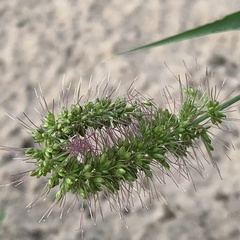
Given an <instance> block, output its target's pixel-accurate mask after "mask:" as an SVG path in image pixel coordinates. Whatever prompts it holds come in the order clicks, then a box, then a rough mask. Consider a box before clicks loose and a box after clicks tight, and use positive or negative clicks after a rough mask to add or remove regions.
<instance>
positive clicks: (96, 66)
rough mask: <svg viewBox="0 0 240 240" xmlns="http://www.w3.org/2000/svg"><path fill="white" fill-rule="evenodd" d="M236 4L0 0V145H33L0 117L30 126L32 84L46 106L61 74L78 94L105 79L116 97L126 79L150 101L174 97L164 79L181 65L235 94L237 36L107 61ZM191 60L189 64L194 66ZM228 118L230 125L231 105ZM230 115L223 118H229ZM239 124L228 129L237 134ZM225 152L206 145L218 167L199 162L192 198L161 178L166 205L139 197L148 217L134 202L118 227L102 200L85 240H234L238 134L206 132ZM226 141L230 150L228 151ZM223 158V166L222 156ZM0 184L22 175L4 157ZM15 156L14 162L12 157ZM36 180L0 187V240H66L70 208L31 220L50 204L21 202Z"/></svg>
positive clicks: (73, 224) (73, 220)
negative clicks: (78, 87) (165, 91)
mask: <svg viewBox="0 0 240 240" xmlns="http://www.w3.org/2000/svg"><path fill="white" fill-rule="evenodd" d="M239 8H240V2H239V1H236V0H235V1H225V0H212V1H200V0H198V1H191V0H182V1H165V0H152V1H149V2H147V3H146V1H141V0H132V1H127V0H121V1H120V0H114V1H106V0H102V1H93V0H89V1H80V0H75V1H73V0H58V1H49V0H48V1H47V0H39V1H33V0H21V1H18V0H11V1H9V0H1V1H0V76H1V78H0V82H1V88H0V126H1V132H0V145H6V146H13V147H24V146H31V145H32V144H33V143H32V141H31V139H30V137H29V135H28V134H27V133H26V131H22V130H23V127H22V126H21V125H20V124H19V123H18V122H17V121H13V120H11V119H9V118H8V117H7V116H6V115H5V112H6V113H8V114H9V115H15V116H16V117H18V118H20V119H25V120H26V118H24V114H23V112H25V113H26V115H27V116H29V117H30V119H32V121H33V122H34V123H36V124H38V123H39V122H40V118H39V115H38V114H37V113H36V111H35V108H36V107H37V108H38V109H39V104H38V100H37V98H36V96H35V93H34V88H38V84H39V83H40V85H41V88H42V91H43V94H44V96H45V97H46V101H47V103H48V104H51V103H52V99H58V96H59V93H60V91H61V88H62V79H63V76H65V77H64V78H65V84H66V86H67V85H68V84H69V83H70V82H72V83H73V85H74V84H76V83H77V81H78V80H79V78H80V77H83V79H84V82H83V93H84V91H86V90H84V89H87V85H88V82H89V79H90V78H91V76H92V84H93V85H94V84H97V82H99V81H101V80H102V79H103V78H104V77H106V76H108V74H109V73H110V85H111V86H114V85H117V83H118V82H120V81H121V82H122V84H121V86H120V88H119V91H118V93H119V94H120V95H121V94H124V93H125V92H126V89H127V88H128V86H129V84H130V83H131V82H132V80H133V79H135V78H136V77H138V78H137V80H136V83H135V85H136V87H137V88H138V90H139V91H141V92H142V93H143V94H149V95H151V96H152V97H154V98H155V99H156V102H157V101H158V100H159V94H160V92H161V89H162V88H164V86H168V87H170V88H173V89H175V90H173V94H177V93H178V85H177V81H176V79H175V78H174V76H173V75H172V74H171V73H170V71H169V70H168V69H167V67H166V66H165V64H164V63H167V65H168V66H169V68H170V69H171V71H172V72H173V73H174V74H175V75H180V76H181V78H182V79H184V74H185V72H186V67H185V66H184V64H183V61H185V64H186V66H187V68H188V71H189V72H190V73H191V75H192V79H193V81H194V84H196V85H198V84H200V83H201V81H203V80H204V78H205V69H206V67H208V69H209V70H211V71H213V72H214V74H213V76H212V77H211V82H212V84H213V85H216V86H218V87H220V86H221V83H222V81H223V80H224V79H225V78H226V83H225V87H224V89H223V90H222V96H227V94H228V93H229V92H231V91H232V90H235V92H239V89H240V83H239V77H240V72H239V59H240V52H239V51H238V49H240V43H239V42H240V41H239V36H240V35H239V32H229V33H224V34H216V35H213V36H206V37H202V38H198V39H194V40H191V41H184V42H181V43H176V44H171V45H169V46H164V47H160V48H155V49H151V50H147V51H142V52H138V53H135V54H131V55H124V56H120V57H112V55H113V53H116V52H119V51H123V50H128V49H129V48H131V47H135V46H138V45H140V44H143V43H148V42H151V41H153V40H158V39H160V38H162V37H166V36H168V35H172V34H174V33H178V32H180V31H182V30H186V29H189V28H192V27H194V26H198V25H200V24H204V23H207V22H209V21H212V20H215V19H217V18H219V17H223V16H224V15H226V14H228V13H231V12H233V11H236V10H238V9H239ZM196 59H197V62H198V64H196ZM235 109H236V110H237V112H236V114H235V117H236V118H239V107H236V108H235ZM231 116H232V115H231ZM238 124H239V123H235V124H233V123H231V122H229V123H228V126H229V128H230V129H231V130H232V131H234V132H237V131H239V126H238ZM216 136H217V137H218V138H219V139H221V140H223V141H224V143H226V144H227V145H228V146H229V147H230V149H228V148H225V147H223V146H222V144H219V143H218V142H217V141H215V144H216V147H215V149H216V151H215V153H214V159H215V160H216V161H217V163H218V165H219V168H220V170H221V176H222V179H221V178H220V177H219V174H218V172H217V171H216V169H213V167H212V166H210V165H208V164H206V169H205V174H204V176H205V179H202V178H201V177H200V176H199V175H198V174H196V173H195V174H193V178H194V183H195V186H196V188H197V191H195V190H194V188H193V184H192V183H191V182H188V181H185V180H180V183H181V184H180V185H181V187H177V186H176V185H175V184H174V183H172V182H171V181H170V180H169V181H168V182H167V184H166V185H160V186H158V187H159V188H160V189H161V192H162V193H163V194H164V195H165V197H166V201H167V204H166V203H165V202H164V201H163V200H160V201H157V200H154V201H152V202H151V203H150V202H149V201H148V199H146V205H147V206H148V208H149V210H148V211H146V210H142V208H141V206H140V205H139V203H136V207H135V208H134V209H132V210H131V211H130V212H129V213H125V220H126V223H127V225H128V228H126V227H125V223H123V222H122V221H121V220H120V219H119V217H118V215H117V214H116V213H114V212H113V213H111V212H110V210H109V209H108V205H107V204H106V203H102V206H103V208H104V212H105V221H104V222H102V221H101V219H99V220H98V221H97V226H93V224H92V222H91V220H90V219H89V216H87V215H86V216H85V219H84V225H85V235H84V236H85V239H86V240H90V239H91V240H111V239H114V240H120V239H121V240H148V239H149V240H157V239H161V240H175V239H178V240H188V239H189V240H190V239H195V240H198V239H199V240H203V239H204V240H225V239H226V240H227V239H231V240H237V239H240V227H239V226H240V207H239V206H240V184H239V181H240V177H239V171H240V163H239V154H240V141H239V137H237V136H236V134H235V135H231V134H230V133H227V134H226V133H225V132H223V131H220V132H216ZM231 142H233V144H234V146H235V150H234V151H233V150H232V148H231V146H230V145H231V144H230V143H231ZM225 154H228V156H229V157H230V158H231V161H229V159H228V158H227V157H226V156H225ZM0 157H1V158H0V166H1V168H0V184H7V183H8V182H10V181H11V175H12V174H16V173H19V172H23V171H26V170H28V168H29V166H27V165H26V163H24V162H22V161H20V160H13V157H16V156H15V155H14V154H7V153H5V152H0ZM17 157H18V156H17ZM41 184H42V181H41V180H40V181H35V180H34V179H31V180H30V181H27V182H26V183H24V184H22V185H21V186H19V187H17V188H15V189H14V188H12V187H2V188H0V208H1V210H4V211H5V213H6V215H5V217H4V219H3V221H2V223H1V225H0V238H1V239H4V240H15V239H18V240H20V239H24V240H28V239H29V240H30V239H31V240H41V239H42V240H43V239H44V240H55V239H58V240H74V239H81V233H80V232H79V231H77V228H78V226H79V215H80V214H79V211H78V210H77V211H74V213H71V214H67V215H66V216H64V217H63V219H62V220H60V219H59V212H60V209H59V208H56V209H55V210H56V211H54V213H52V215H51V216H50V218H49V219H47V221H45V222H41V223H39V222H38V220H39V219H40V218H41V216H42V214H43V213H44V212H45V211H46V209H47V208H48V207H49V206H50V204H51V198H49V199H47V200H46V201H45V202H40V203H39V204H38V205H37V206H36V207H35V208H34V209H32V211H30V212H27V210H26V208H25V207H26V205H27V204H28V203H29V202H30V201H31V199H33V198H34V196H35V195H36V194H37V193H38V192H39V190H40V189H41V186H42V185H41Z"/></svg>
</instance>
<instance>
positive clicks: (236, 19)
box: [120, 11, 240, 54]
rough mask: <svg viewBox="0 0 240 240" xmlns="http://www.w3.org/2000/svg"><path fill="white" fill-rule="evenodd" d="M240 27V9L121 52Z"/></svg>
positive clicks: (129, 51)
mask: <svg viewBox="0 0 240 240" xmlns="http://www.w3.org/2000/svg"><path fill="white" fill-rule="evenodd" d="M239 29H240V11H238V12H235V13H232V14H230V15H227V16H225V17H224V18H222V19H220V20H217V21H215V22H212V23H208V24H205V25H202V26H199V27H196V28H194V29H191V30H188V31H185V32H182V33H179V34H176V35H173V36H171V37H168V38H164V39H161V40H159V41H155V42H152V43H149V44H146V45H142V46H140V47H137V48H133V49H130V50H128V51H126V52H123V53H120V54H126V53H131V52H135V51H138V50H143V49H147V48H152V47H157V46H161V45H164V44H169V43H174V42H178V41H182V40H187V39H191V38H195V37H201V36H205V35H208V34H213V33H219V32H226V31H232V30H239Z"/></svg>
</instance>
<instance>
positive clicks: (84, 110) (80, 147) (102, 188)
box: [4, 85, 240, 216]
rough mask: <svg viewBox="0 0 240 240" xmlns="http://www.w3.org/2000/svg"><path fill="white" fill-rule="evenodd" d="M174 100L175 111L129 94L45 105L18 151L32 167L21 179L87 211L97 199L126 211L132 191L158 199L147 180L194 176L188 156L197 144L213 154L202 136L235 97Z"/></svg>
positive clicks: (187, 91)
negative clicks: (42, 181) (39, 182)
mask: <svg viewBox="0 0 240 240" xmlns="http://www.w3.org/2000/svg"><path fill="white" fill-rule="evenodd" d="M181 86H182V85H181ZM182 95H183V96H184V97H183V99H182V103H181V104H180V106H179V107H178V110H177V111H176V110H174V111H171V110H170V109H168V108H165V107H164V108H162V107H159V106H158V105H157V104H156V103H155V102H154V101H153V100H152V99H149V98H145V97H143V96H142V95H141V94H140V93H139V92H138V91H136V90H133V89H131V88H130V89H129V91H128V92H127V94H126V96H124V97H118V98H116V99H115V100H114V99H112V98H111V96H109V95H106V96H103V95H102V96H101V97H98V98H96V99H95V100H94V101H90V100H87V101H85V102H83V103H81V101H80V98H78V99H77V100H76V101H75V102H74V103H73V104H70V106H69V107H68V106H62V107H61V108H60V111H59V112H58V113H55V111H54V110H52V111H51V110H49V108H48V107H47V105H46V107H45V110H46V114H45V115H44V116H43V118H42V123H41V125H40V126H36V125H35V124H34V123H32V124H33V127H31V137H32V139H33V140H34V142H35V144H36V145H35V146H34V147H28V148H23V149H21V150H22V152H23V154H24V155H25V159H28V160H30V161H35V168H34V169H32V170H31V171H30V172H29V175H30V176H31V177H36V178H41V177H46V179H47V180H46V185H45V187H44V189H43V192H44V193H45V194H49V192H50V191H51V190H52V189H54V190H56V189H57V190H56V194H55V202H56V203H57V202H60V201H62V200H63V199H64V198H65V197H66V195H67V194H68V193H71V194H74V195H75V196H76V199H78V200H79V201H80V202H84V201H85V202H87V205H88V208H89V209H90V212H91V211H92V207H94V208H96V202H98V203H99V207H100V208H101V203H100V201H101V200H100V197H99V196H100V194H102V195H103V196H104V197H105V198H106V199H108V201H109V203H110V206H111V207H112V208H115V210H116V211H118V212H121V209H123V208H125V207H129V206H131V205H132V196H133V193H134V192H136V193H137V194H138V196H139V198H141V194H140V192H145V193H147V194H148V195H149V196H150V197H151V196H154V194H158V191H159V190H158V189H156V187H155V185H154V181H155V180H156V179H157V180H158V181H160V182H163V183H164V178H165V176H169V177H171V176H172V169H177V171H178V172H179V173H180V174H181V175H182V176H184V177H186V178H189V169H190V168H194V169H196V170H197V171H198V172H199V173H200V174H201V164H200V163H201V159H199V156H197V154H196V150H198V149H199V144H201V143H202V144H203V145H204V146H205V148H206V151H207V152H208V153H210V152H212V151H214V146H213V144H212V139H211V137H210V136H211V135H210V130H211V128H212V127H214V126H218V125H220V124H221V123H222V122H223V121H224V120H225V119H226V117H227V116H226V113H225V109H226V108H227V107H229V105H232V104H233V103H235V102H237V101H239V100H240V96H239V95H238V96H236V97H235V98H232V99H231V100H229V101H226V102H224V103H220V102H218V101H217V99H216V98H215V97H213V96H211V95H210V96H208V95H207V94H206V92H204V93H201V91H199V89H197V88H196V89H195V88H193V87H189V86H188V87H184V86H182ZM43 102H44V103H45V101H43ZM30 122H31V120H30ZM4 149H5V150H6V149H8V148H4ZM191 149H192V150H193V151H191ZM201 151H202V150H201ZM193 153H194V154H193ZM194 160H196V161H195V162H194ZM212 163H213V164H214V165H215V163H214V162H212ZM215 166H216V165H215ZM40 195H44V194H40ZM92 201H93V202H94V203H92ZM34 202H35V201H33V203H32V204H34ZM32 204H30V206H31V205H32ZM100 210H101V209H100ZM49 212H51V209H50V210H49ZM101 215H102V216H103V213H102V212H101Z"/></svg>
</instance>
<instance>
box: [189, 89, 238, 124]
mask: <svg viewBox="0 0 240 240" xmlns="http://www.w3.org/2000/svg"><path fill="white" fill-rule="evenodd" d="M238 101H240V94H239V95H237V96H235V97H233V98H231V99H230V100H228V101H226V102H224V103H223V104H221V105H220V109H219V110H220V111H221V110H223V109H225V108H227V107H229V106H231V105H232V104H234V103H236V102H238ZM208 118H209V115H208V114H204V115H203V116H201V117H199V118H197V119H196V120H194V121H193V123H194V124H199V123H200V122H202V121H204V120H206V119H208Z"/></svg>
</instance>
